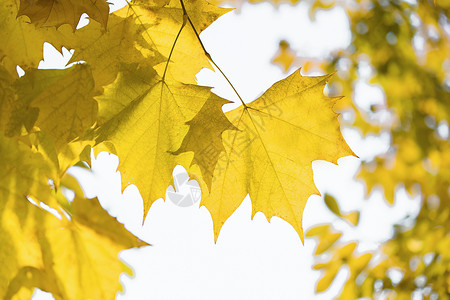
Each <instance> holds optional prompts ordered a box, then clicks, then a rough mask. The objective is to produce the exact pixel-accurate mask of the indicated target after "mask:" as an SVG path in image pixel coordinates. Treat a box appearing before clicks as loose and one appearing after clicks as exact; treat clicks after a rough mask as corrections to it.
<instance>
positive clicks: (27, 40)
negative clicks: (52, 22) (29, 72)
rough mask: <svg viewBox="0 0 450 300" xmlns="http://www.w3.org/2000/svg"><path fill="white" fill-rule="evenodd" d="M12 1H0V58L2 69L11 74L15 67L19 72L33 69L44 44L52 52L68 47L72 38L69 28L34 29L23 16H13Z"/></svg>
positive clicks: (15, 4) (14, 6)
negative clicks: (53, 48)
mask: <svg viewBox="0 0 450 300" xmlns="http://www.w3.org/2000/svg"><path fill="white" fill-rule="evenodd" d="M17 13H18V3H17V2H16V0H4V1H1V3H0V36H1V37H2V42H1V43H0V59H1V60H2V63H3V66H4V67H5V68H6V69H7V70H8V71H9V72H10V73H11V74H15V73H16V66H17V65H19V66H20V67H22V68H23V69H25V70H26V69H28V68H35V67H37V65H38V63H39V61H40V60H41V59H42V58H43V56H42V47H43V44H44V42H48V43H51V44H52V45H53V46H54V47H55V48H56V49H58V50H61V48H62V46H66V47H67V48H71V47H72V44H73V42H74V35H73V32H72V30H71V29H70V27H69V26H61V27H60V28H59V29H56V28H36V26H34V25H33V24H30V23H29V21H28V20H27V17H26V16H20V17H17Z"/></svg>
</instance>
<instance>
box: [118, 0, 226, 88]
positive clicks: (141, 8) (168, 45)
mask: <svg viewBox="0 0 450 300" xmlns="http://www.w3.org/2000/svg"><path fill="white" fill-rule="evenodd" d="M228 11H230V9H226V8H220V7H217V6H214V5H211V4H209V3H208V2H206V1H204V0H197V1H185V2H184V3H183V6H182V4H181V2H180V1H179V0H170V1H152V0H149V1H134V2H132V3H131V4H130V5H129V7H125V8H123V9H122V10H120V11H118V12H117V14H118V15H119V16H122V17H124V18H125V17H128V16H133V17H134V18H135V22H136V24H138V25H141V26H143V27H145V31H144V32H142V40H138V41H137V43H138V45H139V46H140V47H141V48H140V50H141V51H142V52H143V53H144V55H145V53H146V52H147V51H149V50H150V51H152V52H153V51H156V52H158V53H160V54H161V55H163V56H164V57H166V58H167V59H168V58H169V57H170V60H169V62H167V61H164V62H161V63H160V64H158V65H156V66H155V69H156V71H157V72H158V74H159V75H160V76H161V77H162V76H163V74H165V77H167V78H169V79H174V80H177V81H180V82H184V83H192V84H194V83H196V82H195V75H196V74H197V73H198V72H199V71H200V70H201V69H202V68H211V65H210V63H209V61H208V58H207V57H206V56H205V51H204V49H203V47H202V45H201V44H200V43H199V41H198V34H199V33H200V32H201V31H203V30H204V29H205V28H206V27H208V26H209V25H210V24H211V23H212V22H214V21H215V20H216V19H217V18H219V17H220V16H221V15H223V14H224V13H226V12H228ZM187 16H189V20H190V22H192V23H190V22H189V21H188V18H187ZM188 23H189V24H188ZM192 26H193V27H194V28H195V31H194V29H193V28H192ZM167 59H166V60H167ZM167 64H168V65H167Z"/></svg>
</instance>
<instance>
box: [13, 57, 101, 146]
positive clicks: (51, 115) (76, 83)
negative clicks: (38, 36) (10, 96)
mask: <svg viewBox="0 0 450 300" xmlns="http://www.w3.org/2000/svg"><path fill="white" fill-rule="evenodd" d="M15 87H16V89H17V93H18V101H19V107H18V111H19V112H22V111H25V112H26V111H27V110H30V109H31V110H36V109H37V111H38V113H39V115H38V117H37V121H36V124H35V125H36V126H38V127H39V128H40V130H43V131H46V132H47V133H48V134H49V135H50V136H51V137H53V139H54V143H55V146H56V148H57V149H60V148H61V147H62V146H63V145H64V144H66V143H67V142H70V141H71V140H73V139H75V138H76V137H78V136H80V135H81V134H82V133H83V132H84V131H85V130H86V129H88V128H89V127H90V126H92V125H93V124H94V122H95V120H96V117H97V103H96V101H95V100H94V98H93V97H94V81H93V79H92V74H91V70H90V68H89V66H88V65H75V66H73V67H71V68H69V69H64V70H32V71H30V72H28V73H27V74H26V75H25V76H23V77H21V78H20V79H18V80H17V82H16V83H15Z"/></svg>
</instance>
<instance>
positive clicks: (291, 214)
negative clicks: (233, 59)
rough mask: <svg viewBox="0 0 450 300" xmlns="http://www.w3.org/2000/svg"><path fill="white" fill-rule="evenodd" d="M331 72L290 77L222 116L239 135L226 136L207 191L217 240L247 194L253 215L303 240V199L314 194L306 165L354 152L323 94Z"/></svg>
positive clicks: (334, 160) (230, 134)
mask: <svg viewBox="0 0 450 300" xmlns="http://www.w3.org/2000/svg"><path fill="white" fill-rule="evenodd" d="M331 76H332V75H326V76H319V77H303V76H301V75H300V72H295V73H293V74H292V75H290V76H289V77H288V78H286V79H284V80H282V81H279V82H278V83H275V84H274V85H273V86H272V87H271V88H270V89H269V90H268V91H266V93H264V95H262V96H261V97H260V98H258V99H257V100H255V101H254V102H252V103H250V104H246V105H245V106H241V107H239V108H237V109H235V110H233V111H231V112H228V113H227V114H226V115H227V117H228V119H229V120H231V122H232V123H233V125H234V126H235V127H236V128H238V131H226V133H225V134H224V140H223V142H224V146H225V149H226V151H225V152H223V153H222V155H221V157H220V158H219V161H218V163H217V166H216V169H215V171H214V181H213V183H212V187H211V192H210V194H209V195H207V196H206V197H205V198H204V199H203V200H202V204H203V205H205V206H206V207H207V208H208V209H209V211H210V212H211V215H212V217H213V221H214V235H215V239H217V237H218V234H219V231H220V228H221V227H222V225H223V224H224V222H225V220H227V219H228V217H229V216H231V214H232V213H233V212H234V210H235V209H236V208H237V207H238V206H239V205H240V204H241V202H242V200H243V199H244V197H245V196H246V195H247V194H249V195H250V198H251V200H252V204H253V212H252V216H253V215H254V214H255V213H256V212H258V211H261V212H263V213H264V214H265V215H266V217H267V218H268V219H269V220H270V219H271V218H272V217H273V216H278V217H280V218H282V219H284V220H286V221H288V222H289V223H290V224H291V225H292V226H293V227H294V228H295V230H296V231H297V233H298V234H299V236H300V238H301V239H302V240H303V230H302V214H303V209H304V207H305V204H306V200H307V199H308V198H309V196H311V195H312V194H319V191H318V190H317V188H316V187H315V185H314V181H313V172H312V165H311V163H312V162H313V161H314V160H319V159H321V160H327V161H329V162H333V163H337V160H338V159H339V158H340V157H343V156H347V155H354V154H353V152H352V151H351V150H350V148H349V147H348V146H347V144H346V143H345V141H344V139H343V137H342V135H341V132H340V129H339V123H338V120H337V116H338V114H336V113H335V112H334V111H333V105H334V103H335V102H336V101H337V100H338V99H339V98H328V97H326V96H324V95H323V93H322V90H323V88H324V86H325V84H326V83H327V81H328V79H329V78H330V77H331Z"/></svg>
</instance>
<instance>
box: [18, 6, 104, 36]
mask: <svg viewBox="0 0 450 300" xmlns="http://www.w3.org/2000/svg"><path fill="white" fill-rule="evenodd" d="M83 13H87V14H88V15H89V17H90V18H91V19H93V20H96V21H97V22H99V23H100V24H102V26H103V27H106V24H107V22H108V14H109V4H108V2H106V1H105V0H20V8H19V12H18V16H22V15H26V16H28V17H29V18H30V20H31V23H33V24H35V25H37V26H44V27H48V26H55V27H59V26H61V25H63V24H69V25H70V26H71V27H72V28H73V30H74V31H75V28H76V27H77V24H78V22H79V21H80V17H81V15H82V14H83Z"/></svg>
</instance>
